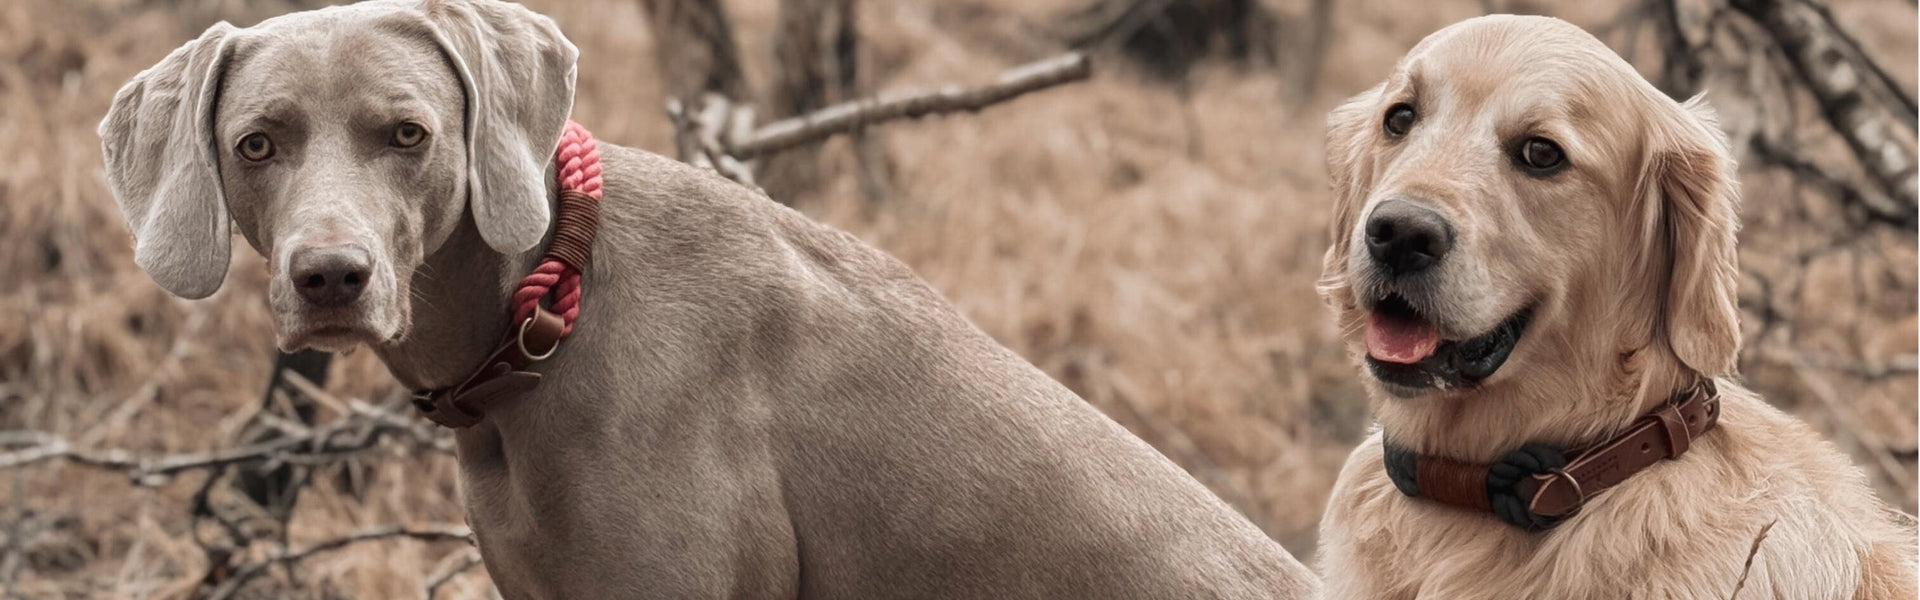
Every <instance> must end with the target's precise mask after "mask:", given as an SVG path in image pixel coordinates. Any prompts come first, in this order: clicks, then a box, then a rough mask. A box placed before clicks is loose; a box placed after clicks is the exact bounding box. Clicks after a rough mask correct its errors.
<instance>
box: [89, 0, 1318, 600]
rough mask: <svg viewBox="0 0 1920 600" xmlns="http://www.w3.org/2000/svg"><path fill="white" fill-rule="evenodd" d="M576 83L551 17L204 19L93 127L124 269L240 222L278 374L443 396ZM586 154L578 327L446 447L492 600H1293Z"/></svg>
mask: <svg viewBox="0 0 1920 600" xmlns="http://www.w3.org/2000/svg"><path fill="white" fill-rule="evenodd" d="M575 55H576V50H575V48H574V46H573V44H572V43H570V42H568V41H567V39H566V38H565V37H563V36H562V35H561V33H560V31H559V30H558V29H557V28H556V27H555V25H554V24H553V22H552V21H550V20H549V19H547V18H545V17H542V16H539V15H536V14H534V13H532V12H529V11H527V10H526V9H524V8H521V7H520V6H518V5H515V4H507V3H501V2H492V1H445V2H435V1H427V2H417V1H380V2H367V3H363V4H358V5H354V6H350V7H341V8H331V9H325V10H319V11H314V12H307V13H299V14H294V15H288V16H285V17H281V18H277V19H273V20H270V21H267V22H264V23H261V24H260V25H258V26H255V27H252V28H247V29H236V28H234V27H231V26H228V25H226V24H224V23H223V24H219V25H215V26H213V27H212V28H210V29H208V30H207V31H206V33H204V34H202V35H201V36H200V38H199V39H196V40H194V41H191V42H188V43H187V44H186V45H185V46H182V47H181V48H180V49H178V50H176V51H174V52H173V53H172V54H170V55H168V56H167V57H166V58H165V59H163V60H162V61H161V62H160V63H159V64H158V65H155V66H154V67H153V68H151V69H148V70H147V71H145V72H142V73H141V74H140V75H139V76H137V77H135V78H134V80H133V81H132V82H131V83H129V84H127V86H126V87H125V88H124V89H122V90H121V91H120V93H119V95H118V96H117V97H115V98H114V102H113V108H112V110H111V111H110V112H109V114H108V115H107V117H106V120H105V121H104V122H103V123H102V124H101V126H100V134H101V137H102V138H104V139H105V146H106V167H107V180H108V183H109V184H110V186H111V187H112V189H113V193H114V195H115V196H116V197H117V198H118V200H119V202H120V208H121V210H122V212H123V214H124V215H125V216H126V219H127V221H128V224H129V226H130V228H131V230H132V231H133V233H134V237H135V240H136V244H137V249H136V251H135V260H136V261H138V262H139V264H140V266H141V267H143V268H144V269H146V271H147V272H148V273H149V274H151V275H152V276H153V278H154V280H155V281H157V282H159V283H160V285H162V286H164V287H165V288H167V289H168V290H170V291H172V292H173V293H175V294H178V295H180V296H185V297H189V298H201V297H205V296H207V295H209V294H212V293H213V292H214V291H215V290H217V289H219V287H220V284H221V281H222V280H223V279H224V278H225V276H226V270H227V265H228V255H229V248H228V246H229V243H228V241H229V223H237V224H238V229H239V231H240V234H241V235H242V236H244V237H245V238H246V240H247V242H248V243H249V244H251V245H252V246H253V247H254V249H256V250H258V251H259V252H260V253H261V254H262V255H264V256H266V257H267V259H268V264H269V268H270V269H271V272H272V284H271V289H270V293H269V298H270V302H271V305H272V310H273V315H274V324H275V329H276V338H277V341H278V344H279V345H280V347H281V348H283V349H295V348H302V347H314V348H321V349H328V350H336V351H337V350H344V349H348V348H351V347H353V346H356V345H359V344H366V345H367V346H369V347H371V348H372V349H373V351H374V352H375V353H377V354H378V355H379V356H380V358H381V359H382V360H384V361H385V362H386V364H387V366H388V367H389V368H390V369H391V370H392V371H393V374H394V376H395V377H396V378H398V379H399V381H400V382H401V383H403V384H405V385H407V386H411V387H413V388H416V389H428V388H439V387H445V386H449V385H452V384H455V383H458V382H460V381H461V380H462V379H463V378H464V377H466V376H467V374H468V373H470V372H472V371H473V370H474V369H475V368H476V366H477V365H479V364H480V362H481V361H482V359H483V357H485V356H486V355H487V354H488V352H489V351H490V350H491V349H492V348H493V346H494V344H495V343H496V341H498V340H500V339H502V337H503V336H504V335H506V333H507V329H508V327H509V323H508V321H509V320H508V319H507V318H506V315H507V311H508V295H509V293H510V291H511V289H512V286H513V284H514V282H515V281H517V280H518V279H519V277H520V276H521V275H522V274H525V273H526V272H527V271H528V270H529V269H530V268H531V267H533V265H534V264H535V262H536V261H537V259H538V258H539V257H540V255H541V250H542V248H543V247H544V246H545V242H546V240H547V238H548V237H549V236H550V235H552V234H551V231H550V224H551V222H552V221H553V220H554V219H553V217H552V214H553V212H554V210H555V208H554V202H555V201H554V183H553V175H552V171H551V165H552V163H553V158H552V154H553V152H554V149H555V145H556V143H557V139H558V137H559V135H560V131H561V128H562V126H563V124H564V122H565V120H566V119H567V116H568V112H569V110H570V109H571V107H572V105H573V95H574V59H575ZM588 125H591V124H590V123H589V124H588ZM601 147H602V152H603V154H604V156H605V168H606V171H605V173H606V174H605V177H606V192H605V198H604V201H603V206H602V209H601V210H602V212H603V215H604V216H603V217H602V221H601V223H600V232H599V236H598V238H597V241H596V242H595V243H594V245H593V249H592V250H593V254H592V256H593V258H592V262H591V267H590V268H589V269H588V271H587V272H586V274H585V276H584V284H583V285H584V289H585V298H584V301H583V307H584V308H583V311H584V312H583V313H582V314H581V315H580V318H579V327H578V329H577V330H576V331H575V332H574V333H573V335H572V336H571V337H569V338H567V339H566V341H565V342H564V343H563V344H562V345H561V346H560V348H559V350H558V351H557V354H555V355H554V356H553V357H552V359H551V360H548V361H546V362H544V363H540V365H539V366H538V367H537V368H536V370H538V371H540V372H541V375H542V376H543V378H542V380H541V383H540V384H539V387H538V388H536V389H535V390H534V391H533V392H531V393H527V394H523V395H520V396H518V397H515V398H512V399H510V400H509V401H506V402H500V403H496V404H494V405H491V406H489V407H488V408H487V412H486V414H485V420H484V421H482V422H481V423H480V424H478V425H477V426H474V427H469V428H464V429H460V430H458V442H459V456H460V465H461V473H462V483H463V486H464V487H463V489H464V490H465V493H466V497H467V502H468V505H467V518H468V520H469V521H470V522H471V524H472V526H473V529H474V531H475V532H476V534H477V535H478V538H479V541H480V548H481V551H482V553H483V554H484V556H485V558H486V563H487V569H488V572H489V573H491V574H492V576H493V578H494V580H495V582H496V583H498V584H499V587H500V589H501V591H502V593H503V594H504V595H506V596H507V597H510V598H614V597H722V596H726V597H842V598H899V597H919V598H924V597H977V598H1011V597H1050V598H1067V597H1081V598H1122V597H1125V598H1180V597H1206V598H1214V597H1221V598H1255V597H1259V598H1275V597H1279V598H1298V597H1307V596H1310V595H1312V594H1314V593H1315V592H1316V590H1317V587H1318V583H1317V581H1316V580H1315V579H1314V577H1313V575H1312V574H1311V573H1310V572H1308V571H1307V570H1306V569H1305V568H1304V567H1302V566H1301V565H1300V564H1299V563H1298V562H1296V561H1295V560H1294V559H1293V558H1292V557H1291V556H1289V555H1288V554H1287V553H1286V551H1285V550H1283V549H1282V548H1281V547H1280V546H1279V545H1278V544H1276V543H1274V542H1273V541H1272V540H1270V539H1268V538H1267V537H1266V536H1265V535H1263V534H1262V533H1261V532H1260V530H1259V529H1257V528H1255V527H1254V526H1253V525H1252V524H1250V523H1249V522H1247V521H1246V520H1245V519H1244V518H1242V517H1241V516H1240V515H1238V514H1236V513H1235V512H1234V511H1233V510H1232V509H1231V508H1229V507H1228V506H1226V505H1225V504H1224V503H1222V502H1221V501H1220V500H1219V499H1218V498H1216V497H1214V496H1213V495H1212V494H1210V493H1208V491H1207V490H1206V489H1205V488H1204V487H1202V486H1201V485H1200V484H1199V483H1198V482H1196V481H1195V480H1194V479H1193V478H1192V477H1190V476H1188V475H1187V474H1186V473H1185V472H1183V471H1182V470H1181V469H1180V468H1179V467H1178V466H1176V465H1174V464H1173V463H1172V462H1170V461H1168V460H1167V459H1166V458H1164V457H1162V456H1161V455H1160V454H1158V453H1156V452H1155V451H1154V450H1153V448H1151V447H1150V446H1148V445H1147V444H1145V443H1143V442H1141V441H1140V440H1139V439H1138V438H1135V437H1134V436H1132V435H1130V434H1129V433H1128V432H1127V431H1126V430H1125V429H1123V428H1122V427H1120V426H1119V425H1118V424H1116V423H1114V422H1113V421H1111V420H1109V419H1107V418H1106V417H1105V416H1103V415H1101V414H1100V413H1099V412H1098V411H1096V410H1095V409H1093V408H1092V407H1091V406H1089V405H1087V404H1086V403H1085V402H1083V401H1082V400H1081V399H1079V398H1077V397H1075V396H1074V394H1073V393H1072V392H1070V391H1068V390H1067V389H1065V388H1063V387H1062V386H1060V385H1059V384H1057V383H1055V382H1054V381H1052V380H1050V379H1048V378H1047V377H1046V375H1044V374H1043V373H1041V372H1040V371H1039V370H1038V369H1035V368H1034V367H1033V366H1031V365H1029V364H1028V363H1026V362H1025V361H1023V360H1022V359H1021V358H1020V357H1019V356H1017V355H1015V354H1014V353H1013V352H1011V351H1008V350H1007V349H1006V348H1004V347H1002V346H1000V345H999V344H997V343H995V342H994V341H993V340H992V339H991V338H989V337H988V336H987V335H986V334H984V333H982V332H981V331H980V330H979V329H977V328H975V327H974V326H973V325H972V324H970V323H968V322H967V321H966V320H965V319H964V318H962V317H961V316H960V315H959V314H958V313H957V312H956V311H955V310H954V309H953V308H952V307H951V306H950V305H948V303H947V302H946V301H945V300H944V299H942V298H941V297H940V295H939V294H938V293H937V292H935V291H934V290H933V289H932V288H930V287H929V286H927V285H926V284H925V283H924V282H922V281H921V280H920V279H919V278H917V277H915V276H914V274H913V273H912V272H910V271H909V270H908V269H907V268H906V267H905V266H903V265H901V264H900V263H898V262H896V261H894V260H893V259H891V258H889V257H887V256H886V255H884V254H882V253H881V252H879V251H877V250H875V249H873V248H870V247H868V246H866V245H864V244H862V243H861V242H859V241H858V240H856V239H855V238H853V237H852V236H849V235H846V234H844V233H840V232H837V231H833V230H831V229H828V228H826V227H823V226H821V225H819V224H816V223H814V222H811V221H809V220H807V219H806V218H804V217H802V216H801V215H799V214H798V213H795V212H793V211H791V210H788V209H786V208H784V207H782V206H780V205H778V204H775V203H773V202H770V201H768V200H767V199H765V198H764V197H762V196H760V195H758V194H756V193H754V192H752V191H749V190H747V189H745V188H743V187H740V186H737V185H734V184H731V183H729V182H727V181H725V180H723V179H719V178H718V177H716V176H714V175H712V174H710V173H708V172H705V171H701V170H697V169H694V168H692V167H689V166H686V165H683V164H680V163H678V162H675V161H672V160H668V159H666V158H663V157H660V156H656V155H653V154H648V153H645V152H641V151H637V150H630V149H625V148H618V147H612V146H609V145H604V144H603V145H602V146H601Z"/></svg>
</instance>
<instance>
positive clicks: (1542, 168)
mask: <svg viewBox="0 0 1920 600" xmlns="http://www.w3.org/2000/svg"><path fill="white" fill-rule="evenodd" d="M1519 158H1520V164H1523V165H1526V167H1527V168H1528V169H1532V170H1534V171H1537V172H1543V173H1544V172H1551V171H1554V170H1556V169H1559V168H1560V167H1561V166H1564V165H1566V164H1567V155H1566V153H1565V152H1561V151H1560V145H1559V144H1555V143H1553V140H1549V139H1547V138H1542V137H1536V138H1527V141H1525V142H1522V143H1521V144H1520V156H1519Z"/></svg>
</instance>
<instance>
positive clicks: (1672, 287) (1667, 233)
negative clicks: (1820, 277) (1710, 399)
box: [1649, 96, 1740, 377]
mask: <svg viewBox="0 0 1920 600" xmlns="http://www.w3.org/2000/svg"><path fill="white" fill-rule="evenodd" d="M1679 112H1680V115H1679V119H1677V123H1676V124H1675V125H1674V126H1672V127H1668V128H1666V131H1665V132H1664V133H1665V135H1664V136H1663V137H1665V138H1666V139H1656V140H1654V144H1655V146H1654V153H1653V155H1652V157H1651V162H1650V165H1649V171H1650V174H1651V178H1652V182H1651V183H1652V185H1653V186H1654V187H1653V190H1652V191H1653V193H1654V194H1657V196H1656V197H1657V198H1658V200H1657V205H1656V206H1657V207H1658V211H1659V216H1658V220H1659V224H1660V225H1659V229H1658V230H1657V232H1656V233H1657V235H1660V236H1661V240H1660V243H1661V245H1664V246H1665V247H1666V250H1667V252H1666V254H1667V256H1668V259H1669V261H1670V263H1669V269H1668V272H1667V274H1666V275H1667V279H1666V292H1665V303H1666V306H1665V307H1664V310H1661V311H1660V313H1659V314H1660V315H1661V317H1662V319H1663V321H1662V333H1663V334H1664V336H1665V338H1666V340H1667V344H1668V346H1670V347H1671V348H1672V349H1673V353H1674V356H1675V357H1677V358H1679V359H1680V362H1681V363H1683V364H1685V365H1686V366H1687V367H1688V368H1691V369H1693V370H1694V371H1696V372H1698V373H1700V374H1702V375H1706V376H1709V377H1713V376H1721V375H1727V374H1731V373H1733V371H1734V365H1735V362H1736V360H1737V358H1738V354H1739V351H1740V307H1739V303H1738V299H1737V297H1736V288H1737V286H1738V285H1739V277H1740V274H1739V253H1738V245H1739V235H1738V234H1739V228H1740V214H1739V213H1740V195H1739V190H1738V181H1737V180H1736V179H1735V175H1734V169H1735V166H1734V162H1733V158H1732V154H1731V152H1730V151H1729V149H1728V147H1727V137H1726V134H1725V133H1723V132H1721V131H1720V127H1719V119H1718V118H1717V117H1715V115H1714V112H1713V108H1712V107H1711V106H1708V105H1707V103H1706V101H1705V100H1704V99H1703V97H1701V96H1695V97H1694V98H1693V99H1692V100H1688V101H1687V102H1686V104H1685V105H1683V106H1682V107H1681V111H1679ZM1654 264H1658V263H1654Z"/></svg>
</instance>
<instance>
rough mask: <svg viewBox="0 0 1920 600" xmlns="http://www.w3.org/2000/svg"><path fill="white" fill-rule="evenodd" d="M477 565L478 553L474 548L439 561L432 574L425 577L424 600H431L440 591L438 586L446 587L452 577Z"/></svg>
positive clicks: (478, 562)
mask: <svg viewBox="0 0 1920 600" xmlns="http://www.w3.org/2000/svg"><path fill="white" fill-rule="evenodd" d="M479 564H480V551H479V550H477V549H474V548H463V549H461V550H460V551H459V552H455V553H453V554H450V555H447V557H446V558H445V559H442V560H441V561H440V565H439V566H437V567H435V568H434V569H433V574H432V575H429V576H427V582H426V586H425V587H426V590H425V595H426V600H433V595H434V594H435V593H436V592H439V591H440V586H443V585H446V584H447V582H449V581H453V578H454V577H456V576H459V575H460V574H461V573H465V572H467V570H469V569H472V568H473V567H475V566H477V565H479Z"/></svg>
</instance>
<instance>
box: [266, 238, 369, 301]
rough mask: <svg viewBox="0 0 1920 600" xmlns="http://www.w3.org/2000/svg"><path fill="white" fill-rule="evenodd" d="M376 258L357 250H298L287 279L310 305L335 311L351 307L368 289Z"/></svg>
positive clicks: (289, 266)
mask: <svg viewBox="0 0 1920 600" xmlns="http://www.w3.org/2000/svg"><path fill="white" fill-rule="evenodd" d="M372 274H373V258H372V256H371V255H370V254H368V253H367V251H366V250H365V249H363V248H360V247H358V246H345V245H343V246H321V247H308V248H301V249H299V250H295V251H294V252H293V256H292V257H291V258H290V260H289V262H288V269H287V277H288V278H289V279H291V280H292V282H293V287H294V289H296V290H299V291H300V297H301V298H305V299H306V301H307V303H308V304H311V305H313V306H316V307H321V308H334V307H339V306H346V305H348V304H352V303H353V301H354V300H358V299H359V298H360V293H361V292H362V291H365V290H366V289H367V280H368V279H369V278H370V277H372Z"/></svg>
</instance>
